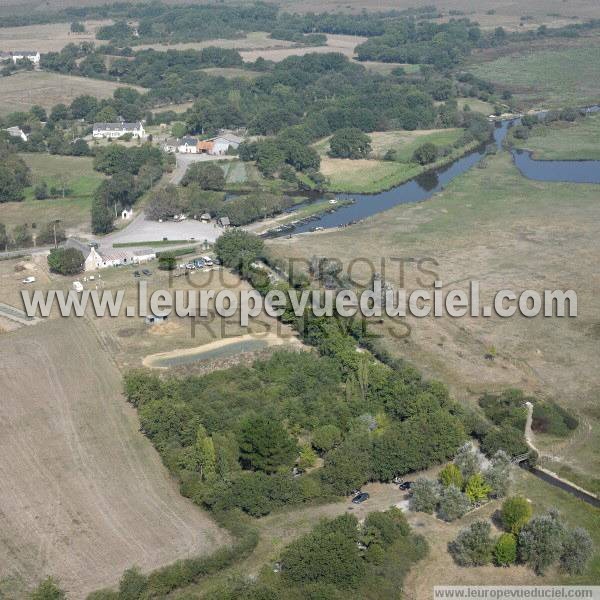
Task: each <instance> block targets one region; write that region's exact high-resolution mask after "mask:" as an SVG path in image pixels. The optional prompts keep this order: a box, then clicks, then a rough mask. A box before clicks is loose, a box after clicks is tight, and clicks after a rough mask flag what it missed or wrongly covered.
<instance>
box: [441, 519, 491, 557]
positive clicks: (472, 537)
mask: <svg viewBox="0 0 600 600" xmlns="http://www.w3.org/2000/svg"><path fill="white" fill-rule="evenodd" d="M490 531H491V526H490V524H489V523H486V522H485V521H476V522H475V523H473V524H472V525H471V526H470V527H467V528H466V529H463V530H462V531H461V532H460V533H459V534H458V536H457V538H456V539H455V540H454V541H453V542H450V543H449V544H448V551H449V552H450V554H451V555H452V558H453V559H454V561H455V562H456V563H457V564H458V565H460V566H462V567H479V566H482V565H487V564H489V563H490V562H491V561H492V553H493V551H494V541H493V540H492V538H491V537H490Z"/></svg>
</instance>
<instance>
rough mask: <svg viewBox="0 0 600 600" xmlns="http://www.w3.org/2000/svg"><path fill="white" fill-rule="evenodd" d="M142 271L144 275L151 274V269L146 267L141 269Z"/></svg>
mask: <svg viewBox="0 0 600 600" xmlns="http://www.w3.org/2000/svg"><path fill="white" fill-rule="evenodd" d="M142 273H143V274H144V275H146V276H148V275H152V271H149V270H148V269H142Z"/></svg>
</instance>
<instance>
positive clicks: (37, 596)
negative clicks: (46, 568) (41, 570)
mask: <svg viewBox="0 0 600 600" xmlns="http://www.w3.org/2000/svg"><path fill="white" fill-rule="evenodd" d="M65 598H66V595H65V593H64V592H63V591H62V590H61V589H60V588H59V587H58V584H57V583H56V581H55V580H54V579H52V577H48V578H46V579H44V581H42V582H41V583H40V584H39V585H38V586H37V587H36V588H35V590H33V592H32V593H31V600H64V599H65Z"/></svg>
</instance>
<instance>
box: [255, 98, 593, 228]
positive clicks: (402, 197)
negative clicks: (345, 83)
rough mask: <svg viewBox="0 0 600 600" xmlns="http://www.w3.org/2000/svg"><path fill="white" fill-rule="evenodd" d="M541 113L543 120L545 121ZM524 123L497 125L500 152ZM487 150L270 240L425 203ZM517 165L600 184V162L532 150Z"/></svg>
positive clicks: (532, 175) (533, 173) (357, 198)
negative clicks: (544, 156) (545, 156)
mask: <svg viewBox="0 0 600 600" xmlns="http://www.w3.org/2000/svg"><path fill="white" fill-rule="evenodd" d="M586 110H587V111H588V112H598V111H600V106H593V107H590V108H587V109H586ZM545 114H546V113H544V112H541V113H539V116H540V117H541V118H543V117H544V115H545ZM519 122H520V119H518V118H516V119H509V120H505V121H497V122H496V124H495V128H494V133H493V136H494V141H493V145H496V147H497V148H498V149H502V143H503V142H504V139H505V138H506V134H507V133H508V130H509V128H510V127H512V126H513V125H515V124H518V123H519ZM485 152H486V146H483V145H482V146H481V147H480V148H479V149H477V150H475V151H473V152H470V153H469V154H467V155H465V156H463V157H462V158H459V159H458V160H456V161H455V162H453V163H452V164H450V165H447V166H445V167H443V168H440V169H437V170H434V171H428V172H427V173H423V174H422V175H419V176H418V177H416V178H415V179H411V180H410V181H407V182H405V183H402V184H400V185H398V186H396V187H394V188H392V189H390V190H387V191H385V192H380V193H378V194H339V195H338V196H337V197H338V198H340V199H348V200H350V199H351V200H353V201H354V202H353V204H350V205H348V206H344V207H341V208H339V209H338V210H336V211H335V212H331V213H325V214H323V215H320V216H319V217H318V218H314V219H313V220H311V221H309V222H307V223H299V224H298V225H297V226H296V227H294V228H293V229H292V230H289V229H288V230H284V231H279V232H269V234H267V235H268V237H277V236H281V235H289V234H290V233H303V232H307V231H311V230H313V231H314V230H315V228H319V229H321V228H322V229H331V228H334V227H344V226H346V225H351V224H353V223H355V222H357V221H360V220H362V219H365V218H366V217H370V216H372V215H375V214H377V213H380V212H382V211H384V210H388V209H390V208H393V207H394V206H397V205H399V204H409V203H413V202H422V201H423V200H427V199H429V198H431V197H432V196H433V195H434V194H436V193H437V192H439V191H441V190H442V189H444V187H445V186H446V185H447V184H448V183H450V181H452V180H453V179H454V178H455V177H457V176H458V175H461V174H462V173H465V172H466V171H468V170H469V169H471V168H472V167H474V166H475V165H476V164H477V163H478V162H479V161H480V160H481V159H482V158H483V156H484V155H485ZM511 154H512V156H513V160H514V163H515V165H516V167H517V168H518V169H519V171H520V172H521V174H522V175H523V176H524V177H527V178H528V179H534V180H538V181H563V182H569V183H600V161H598V160H535V159H534V158H532V154H531V152H530V151H528V150H511Z"/></svg>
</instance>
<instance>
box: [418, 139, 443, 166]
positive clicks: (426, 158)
mask: <svg viewBox="0 0 600 600" xmlns="http://www.w3.org/2000/svg"><path fill="white" fill-rule="evenodd" d="M437 157H438V148H437V146H436V145H435V144H432V143H431V142H427V143H425V144H422V145H421V146H419V147H418V148H417V149H416V150H415V151H414V153H413V160H414V161H415V162H417V163H419V164H420V165H428V164H431V163H433V162H435V161H436V159H437Z"/></svg>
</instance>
